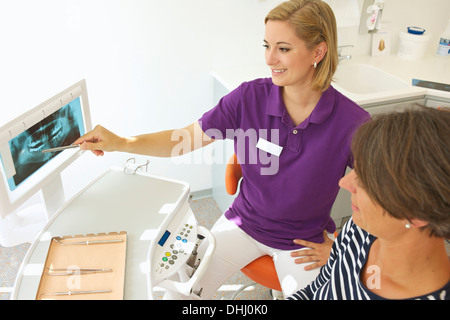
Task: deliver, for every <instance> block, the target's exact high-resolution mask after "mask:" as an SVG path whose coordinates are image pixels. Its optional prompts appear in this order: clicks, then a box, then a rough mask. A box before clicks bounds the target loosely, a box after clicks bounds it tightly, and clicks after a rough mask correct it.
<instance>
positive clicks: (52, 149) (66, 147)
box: [42, 144, 80, 153]
mask: <svg viewBox="0 0 450 320" xmlns="http://www.w3.org/2000/svg"><path fill="white" fill-rule="evenodd" d="M79 147H80V145H79V144H72V145H70V146H64V147H57V148H51V149H46V150H42V153H46V152H57V151H61V150H65V149H73V148H79Z"/></svg>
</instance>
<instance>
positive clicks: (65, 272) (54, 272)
mask: <svg viewBox="0 0 450 320" xmlns="http://www.w3.org/2000/svg"><path fill="white" fill-rule="evenodd" d="M99 272H112V269H104V268H102V269H90V268H81V269H76V270H75V269H67V268H66V269H64V268H59V269H56V268H48V272H47V274H48V275H50V276H71V275H74V274H88V273H99Z"/></svg>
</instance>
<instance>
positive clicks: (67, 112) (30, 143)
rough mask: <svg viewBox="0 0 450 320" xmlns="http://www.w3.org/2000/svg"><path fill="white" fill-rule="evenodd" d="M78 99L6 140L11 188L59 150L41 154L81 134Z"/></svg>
mask: <svg viewBox="0 0 450 320" xmlns="http://www.w3.org/2000/svg"><path fill="white" fill-rule="evenodd" d="M83 128H84V126H83V120H82V114H81V105H80V98H77V99H75V100H73V101H72V102H70V103H69V104H67V105H65V106H64V107H62V108H61V109H59V110H58V111H56V112H55V113H53V114H51V115H50V116H48V117H46V118H45V119H43V120H42V121H40V122H38V123H37V124H35V125H34V126H32V127H31V128H29V129H28V130H26V131H25V132H23V133H21V134H20V135H18V136H17V137H15V138H14V139H12V140H11V141H10V142H9V145H10V150H11V155H12V158H13V161H14V167H15V170H16V174H15V175H14V176H13V177H12V178H11V179H9V186H10V189H11V190H14V189H15V188H16V187H17V186H18V185H19V184H20V183H22V182H23V181H24V180H25V179H27V178H28V177H29V176H30V175H32V174H33V173H34V172H36V171H37V170H38V169H39V168H41V167H42V166H43V165H44V164H46V163H47V162H48V161H50V160H51V159H52V158H54V157H56V156H57V155H58V154H59V153H61V152H62V151H59V152H50V153H42V150H44V149H50V148H55V147H60V146H65V145H70V144H72V143H73V142H74V141H75V140H76V139H77V138H79V137H80V136H81V135H82V134H84V129H83Z"/></svg>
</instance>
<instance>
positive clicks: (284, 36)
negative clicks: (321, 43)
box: [264, 20, 315, 87]
mask: <svg viewBox="0 0 450 320" xmlns="http://www.w3.org/2000/svg"><path fill="white" fill-rule="evenodd" d="M264 47H265V48H266V52H265V57H266V64H267V65H268V66H269V67H270V68H271V70H272V81H273V83H274V84H276V85H277V86H282V87H285V86H295V85H299V84H310V83H311V80H312V76H313V74H314V68H313V65H314V57H315V53H314V50H312V49H308V48H307V47H306V43H305V41H304V40H302V39H300V38H299V37H298V36H297V35H296V33H295V28H294V27H293V25H292V24H291V23H290V22H288V21H273V20H269V21H268V22H267V23H266V32H265V38H264Z"/></svg>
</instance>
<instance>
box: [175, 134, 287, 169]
mask: <svg viewBox="0 0 450 320" xmlns="http://www.w3.org/2000/svg"><path fill="white" fill-rule="evenodd" d="M211 139H214V140H224V139H231V140H234V142H235V147H236V150H237V151H236V152H237V154H238V155H239V163H240V164H242V165H243V164H250V165H257V166H259V167H260V174H261V175H275V174H277V173H278V170H279V164H280V162H279V156H278V155H275V154H272V153H271V152H270V150H269V151H268V150H263V149H261V148H257V144H258V141H260V139H263V140H265V141H269V143H270V144H272V145H275V146H279V143H280V132H279V129H270V130H268V129H259V130H256V129H253V128H250V129H246V130H243V129H227V130H226V132H225V136H224V135H223V134H222V132H221V131H219V130H217V129H208V130H206V131H205V134H203V132H202V130H201V129H196V130H194V135H193V137H192V135H191V133H190V132H189V131H188V130H187V129H180V130H175V131H173V133H172V136H171V141H174V142H178V143H177V144H176V145H175V146H174V147H173V149H172V152H171V158H172V161H173V162H174V163H175V164H214V163H216V164H224V163H226V162H227V161H228V159H227V158H226V151H225V150H224V146H223V145H222V144H216V143H213V144H212V145H211V147H210V148H207V149H205V148H201V146H202V145H203V143H204V142H207V141H211ZM195 149H197V150H196V151H194V152H191V150H195ZM199 149H200V150H199ZM180 155H183V156H180Z"/></svg>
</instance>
